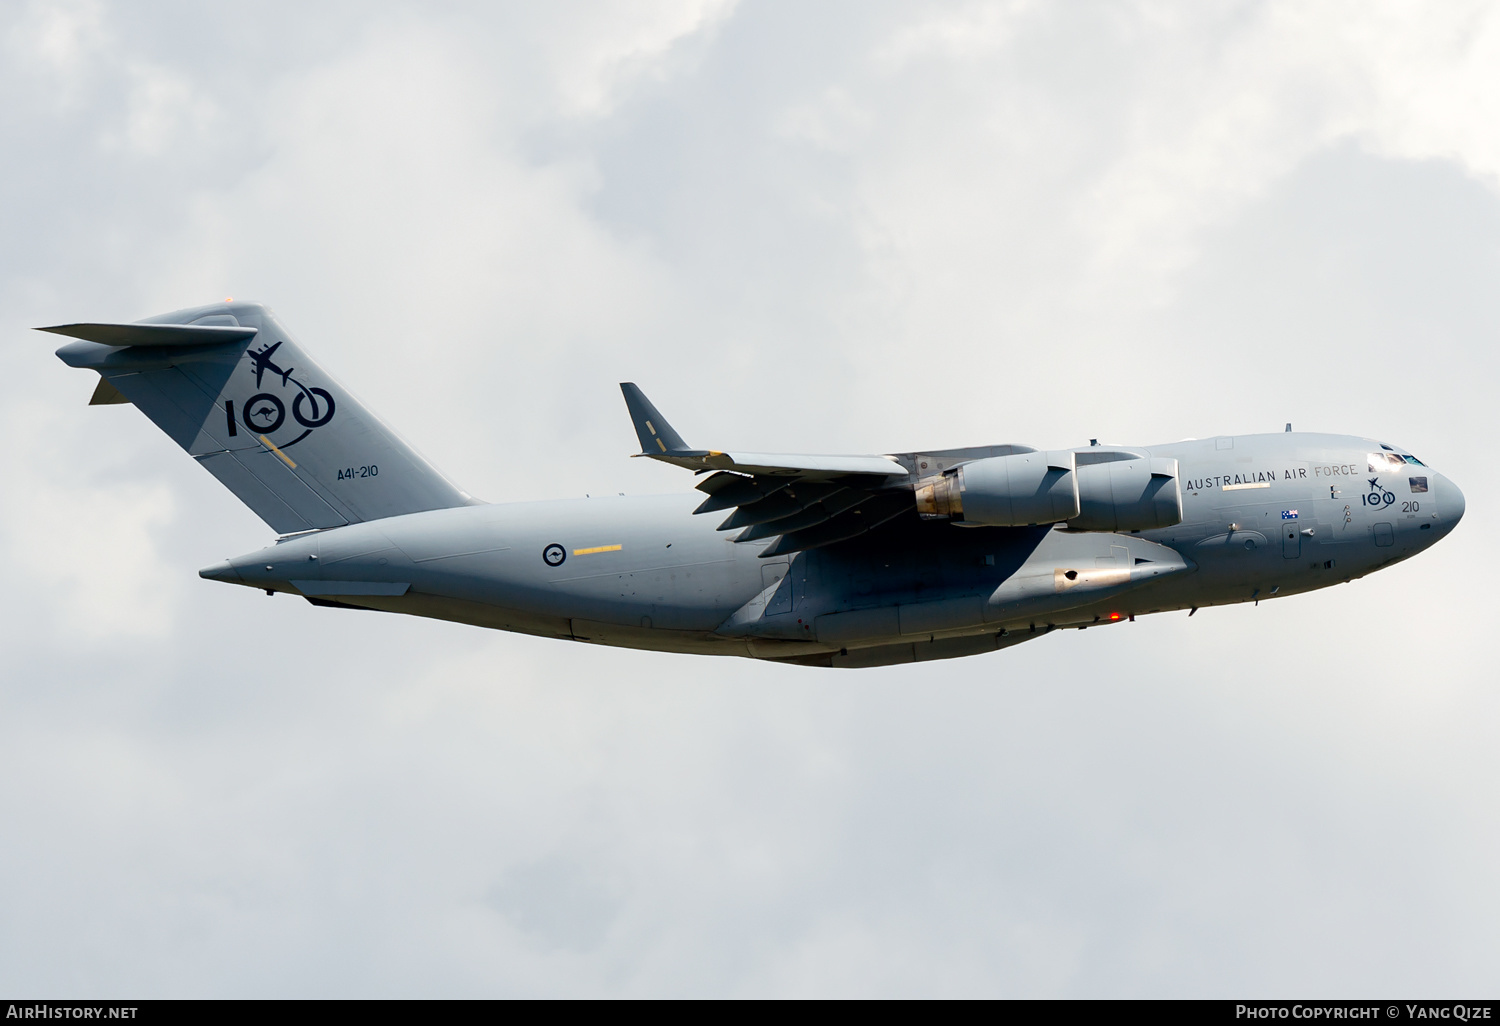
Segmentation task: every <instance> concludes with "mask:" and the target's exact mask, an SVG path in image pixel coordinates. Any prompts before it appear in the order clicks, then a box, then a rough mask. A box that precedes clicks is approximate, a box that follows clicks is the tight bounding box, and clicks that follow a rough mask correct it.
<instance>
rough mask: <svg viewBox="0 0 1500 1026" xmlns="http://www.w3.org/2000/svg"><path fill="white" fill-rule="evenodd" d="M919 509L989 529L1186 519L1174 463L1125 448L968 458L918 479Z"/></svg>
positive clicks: (1150, 525)
mask: <svg viewBox="0 0 1500 1026" xmlns="http://www.w3.org/2000/svg"><path fill="white" fill-rule="evenodd" d="M916 500H917V512H918V513H919V514H920V515H921V516H923V517H925V518H928V519H934V518H950V519H953V520H956V521H959V522H962V523H965V524H975V525H982V526H985V527H1026V526H1028V525H1034V524H1056V523H1062V522H1064V521H1065V522H1067V525H1068V526H1069V527H1070V528H1072V529H1073V530H1076V531H1149V530H1153V529H1155V528H1159V527H1171V526H1172V525H1173V524H1178V523H1181V522H1182V487H1181V485H1180V484H1179V483H1178V481H1177V461H1176V460H1171V459H1152V458H1145V457H1139V456H1136V455H1134V454H1132V453H1120V452H1097V451H1094V452H1083V453H1074V452H1072V451H1059V452H1029V453H1017V454H1015V455H1012V456H993V457H990V458H989V459H983V460H975V461H974V462H972V463H964V464H961V465H959V466H957V467H954V468H953V469H951V470H947V471H944V472H943V474H942V475H940V476H938V477H931V478H927V479H925V480H923V481H919V482H917V487H916Z"/></svg>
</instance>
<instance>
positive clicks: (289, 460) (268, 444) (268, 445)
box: [260, 435, 297, 470]
mask: <svg viewBox="0 0 1500 1026" xmlns="http://www.w3.org/2000/svg"><path fill="white" fill-rule="evenodd" d="M260 441H261V444H262V445H264V446H265V447H266V448H267V449H270V450H271V451H272V452H274V453H275V454H276V455H278V456H280V457H281V459H282V462H284V463H285V464H286V465H287V466H289V467H291V468H292V469H293V470H296V469H297V464H295V463H293V462H292V458H291V457H290V456H288V455H287V454H286V453H284V452H282V451H281V450H280V449H278V448H276V446H275V445H274V444H273V443H272V441H271V440H270V439H269V438H267V437H266V436H265V435H261V436H260Z"/></svg>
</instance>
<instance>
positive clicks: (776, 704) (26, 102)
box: [0, 0, 1500, 997]
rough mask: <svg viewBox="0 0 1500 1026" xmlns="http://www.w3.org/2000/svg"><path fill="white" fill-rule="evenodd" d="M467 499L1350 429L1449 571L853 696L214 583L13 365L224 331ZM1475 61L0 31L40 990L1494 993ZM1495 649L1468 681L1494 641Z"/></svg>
mask: <svg viewBox="0 0 1500 1026" xmlns="http://www.w3.org/2000/svg"><path fill="white" fill-rule="evenodd" d="M230 295H232V296H235V297H237V298H240V299H259V300H262V301H264V302H267V303H269V304H271V305H273V306H274V307H275V308H276V310H277V311H278V313H279V314H280V315H281V316H282V317H283V318H284V320H285V321H286V322H287V323H288V324H289V325H290V326H291V327H292V330H293V331H295V332H297V333H298V335H299V337H300V338H301V339H302V340H303V341H304V342H305V343H306V344H307V345H308V347H309V348H310V349H312V350H313V351H314V352H315V353H316V354H317V356H318V357H319V359H320V361H321V362H323V363H324V364H325V365H326V366H327V367H328V368H329V369H330V370H332V371H333V372H334V373H336V374H338V375H339V376H340V377H341V378H342V379H343V381H344V382H345V383H346V384H347V385H348V386H350V387H351V388H352V389H353V390H354V391H356V392H358V393H360V394H361V395H362V396H363V397H364V398H365V399H366V400H367V402H368V403H369V404H370V405H371V406H372V407H373V408H375V409H377V410H379V411H380V412H381V413H382V414H383V415H384V416H385V417H386V419H388V420H389V421H391V422H392V423H393V424H394V425H395V426H396V427H397V428H398V430H400V431H401V432H403V433H404V434H405V435H406V436H407V437H408V438H410V439H411V440H412V441H413V442H414V443H415V444H416V445H417V446H418V447H419V448H421V449H422V450H423V451H424V452H426V453H427V454H428V455H429V456H430V457H431V458H432V459H433V460H434V461H435V462H436V463H438V465H440V466H442V467H443V468H444V469H445V470H447V471H448V472H449V473H450V474H451V475H452V476H453V477H454V478H455V479H456V480H457V481H458V482H459V483H460V484H462V485H463V486H464V487H466V488H467V489H468V490H470V491H472V492H474V493H475V494H477V495H480V496H482V497H484V498H486V499H489V500H492V501H519V500H526V499H531V498H552V497H559V496H570V495H582V494H584V493H586V492H595V493H598V492H614V491H623V492H627V493H644V492H657V491H685V490H687V489H688V488H689V487H690V486H691V479H690V478H689V477H688V476H687V475H685V474H683V473H682V472H680V471H676V470H674V469H673V468H670V467H663V466H659V465H651V466H642V465H641V464H642V463H643V462H645V461H639V460H635V461H632V460H628V459H626V458H625V457H626V456H627V454H628V453H629V452H630V451H631V450H632V449H633V447H634V438H633V435H632V432H631V430H630V427H629V423H628V421H627V418H626V415H625V411H624V408H623V404H622V403H621V402H620V399H619V394H618V391H617V389H616V382H618V381H621V380H635V381H638V382H640V383H641V385H642V386H643V387H644V388H645V389H646V390H647V392H648V393H649V394H650V395H651V396H652V398H653V399H655V401H656V402H657V404H658V405H659V406H661V407H662V409H663V410H664V411H665V412H666V413H667V414H668V415H669V416H670V417H671V418H672V420H673V423H674V424H675V425H676V426H677V427H678V429H679V430H680V431H681V432H682V433H683V435H685V436H686V437H687V439H688V440H689V441H690V442H691V443H693V444H698V445H705V446H706V445H715V446H720V447H727V446H731V445H737V446H744V447H749V448H758V449H769V450H772V451H775V450H783V451H785V450H790V451H854V452H871V451H873V452H881V451H901V450H913V449H919V448H923V447H939V446H954V445H972V444H986V443H999V442H1021V443H1027V444H1031V445H1036V446H1061V445H1073V444H1080V443H1082V442H1085V441H1086V440H1087V439H1088V438H1091V437H1098V438H1102V439H1105V440H1106V441H1115V442H1127V443H1128V442H1135V443H1139V444H1150V443H1153V442H1164V441H1170V440H1175V439H1178V438H1183V437H1192V436H1202V435H1209V434H1218V433H1250V432H1257V431H1275V430H1280V428H1281V427H1282V425H1283V424H1284V423H1285V422H1287V421H1291V422H1293V423H1294V424H1295V426H1296V427H1297V428H1299V429H1305V430H1328V431H1340V432H1351V433H1360V434H1365V435H1369V436H1373V437H1376V438H1381V439H1386V440H1389V441H1391V442H1393V443H1398V444H1401V445H1404V446H1408V447H1410V448H1411V450H1412V451H1414V452H1416V453H1417V454H1418V455H1419V456H1420V457H1422V458H1423V459H1424V460H1426V461H1427V462H1429V463H1431V464H1432V465H1433V466H1434V467H1436V468H1438V469H1440V470H1442V471H1443V472H1444V473H1446V474H1448V475H1449V476H1451V477H1452V478H1453V479H1454V480H1455V481H1456V482H1457V483H1458V484H1459V485H1460V486H1461V487H1462V488H1463V489H1464V491H1465V493H1466V495H1467V497H1468V515H1467V518H1466V519H1465V521H1464V523H1463V525H1462V526H1461V527H1460V528H1459V529H1458V530H1457V531H1456V532H1455V533H1454V534H1453V535H1452V536H1451V537H1450V538H1448V539H1447V540H1445V541H1444V542H1443V543H1442V544H1441V545H1438V546H1437V547H1435V548H1434V549H1433V550H1432V551H1430V552H1428V553H1425V554H1423V555H1421V556H1420V557H1418V558H1417V559H1415V560H1412V561H1410V562H1408V563H1405V564H1402V565H1399V566H1397V567H1394V568H1391V569H1388V570H1385V571H1382V572H1381V573H1379V574H1377V575H1375V576H1373V577H1370V578H1367V579H1365V580H1361V581H1357V582H1354V583H1352V584H1349V585H1344V586H1339V587H1337V588H1333V589H1329V590H1327V591H1324V592H1321V593H1318V594H1314V595H1309V596H1302V597H1296V598H1291V599H1288V600H1285V601H1277V602H1269V603H1264V604H1262V605H1261V606H1259V607H1258V608H1251V607H1235V608H1228V609H1211V610H1205V611H1203V612H1201V613H1199V614H1198V615H1197V616H1195V617H1194V618H1193V619H1192V620H1188V619H1187V617H1186V616H1185V615H1184V614H1181V613H1178V614H1169V615H1163V616H1158V617H1151V618H1144V619H1142V620H1140V621H1138V622H1136V623H1134V624H1129V625H1121V626H1118V627H1114V628H1112V629H1111V630H1109V631H1099V630H1096V631H1095V632H1094V633H1093V634H1087V633H1086V632H1069V633H1067V634H1066V635H1063V636H1053V637H1049V638H1047V639H1044V640H1041V641H1038V642H1036V643H1034V644H1031V645H1025V646H1021V647H1020V648H1017V649H1015V650H1012V651H1008V652H1003V653H999V654H995V655H991V656H987V657H978V658H972V659H966V660H958V661H951V662H945V663H939V664H924V665H920V666H903V667H890V668H884V669H876V670H864V671H828V670H821V671H820V670H812V669H805V668H788V667H780V666H768V665H758V664H754V663H751V662H749V661H743V660H729V659H723V660H711V659H706V658H699V657H690V656H674V655H661V654H653V653H643V652H631V651H618V650H610V649H597V648H592V647H589V646H584V645H574V644H568V643H563V642H557V641H545V640H539V639H534V638H527V637H520V636H512V635H505V634H500V633H490V632H484V631H481V630H478V629H476V628H471V627H463V626H458V625H453V624H445V623H438V622H424V621H419V620H416V619H402V618H397V617H386V616H383V615H376V614H366V613H352V612H347V611H340V610H328V609H315V608H312V607H310V606H308V605H306V604H305V603H302V602H299V601H296V600H293V599H289V598H287V597H285V596H278V597H277V598H275V599H267V598H266V597H265V596H263V595H260V594H258V593H256V592H252V591H249V590H247V589H240V588H230V587H225V586H223V585H220V584H215V583H212V582H207V581H203V580H200V579H199V578H198V577H197V575H196V571H197V569H198V568H199V567H201V566H204V565H207V564H209V563H212V562H215V561H217V560H219V559H221V558H224V557H226V556H231V555H235V554H238V553H242V552H246V551H250V550H253V549H255V548H258V547H260V546H261V545H263V544H265V543H266V542H268V541H269V540H270V537H271V536H270V532H269V530H268V529H267V528H266V527H265V526H264V525H263V524H261V523H260V521H258V520H257V519H256V518H255V517H254V516H253V515H252V514H251V513H250V512H249V511H248V510H246V509H245V508H244V507H242V506H240V505H239V503H238V502H237V501H236V500H235V499H234V498H233V497H232V496H231V495H230V494H229V493H228V492H227V491H225V490H224V489H222V488H221V487H220V486H219V485H218V484H217V483H216V482H215V481H214V480H213V479H212V478H211V477H210V476H209V475H207V474H205V473H203V472H202V471H201V470H200V469H199V468H197V467H195V466H194V465H193V463H192V461H191V460H189V459H187V458H186V457H185V456H184V455H183V454H182V453H181V452H180V451H179V450H178V449H177V448H176V447H175V446H173V445H172V444H171V443H170V442H169V441H168V440H167V439H166V438H165V437H164V436H162V435H161V434H160V433H159V432H158V431H157V430H156V429H155V428H154V427H152V426H151V425H150V424H149V423H148V422H147V421H146V420H145V419H144V418H143V417H141V416H140V415H139V414H138V413H137V412H136V411H135V410H134V409H133V408H131V407H129V406H113V407H103V408H95V409H89V408H86V407H85V405H84V404H85V402H86V401H87V398H88V396H89V394H90V392H91V390H92V388H93V384H94V379H93V377H92V376H91V375H85V374H81V373H79V372H77V371H70V370H68V369H67V368H65V367H63V366H62V364H60V363H59V362H58V361H57V360H56V359H55V358H54V357H53V356H52V351H53V349H54V348H55V347H56V344H57V340H56V339H55V338H54V337H51V336H42V335H37V334H35V333H32V332H30V331H29V330H28V329H29V328H31V327H33V326H36V325H41V324H55V323H59V322H66V321H77V320H133V319H138V318H143V317H146V316H148V315H150V314H152V313H156V312H161V311H165V310H170V309H175V308H179V307H183V306H189V305H195V304H199V303H203V302H211V301H214V300H216V299H219V298H222V297H224V296H230ZM1497 336H1500V12H1497V11H1496V9H1495V8H1494V7H1493V6H1492V5H1489V4H1485V3H1466V2H1451V3H1447V4H1443V5H1438V6H1433V5H1425V6H1421V7H1419V6H1417V5H1405V4H1382V3H1373V2H1370V0H1358V2H1355V0H1351V2H1345V3H1338V2H1329V3H1307V2H1290V3H1230V2H1222V3H1204V2H1191V3H1182V4H1171V3H1159V2H1137V3H1128V2H1127V3H1121V2H1110V3H1097V4H1094V3H1083V2H1078V3H1065V4H1063V3H1054V4H1042V3H1028V2H1013V3H948V4H922V3H913V2H910V0H903V2H899V3H885V2H875V0H860V2H852V0H851V2H834V0H828V2H824V3H819V4H807V3H797V4H792V3H774V2H759V3H748V2H747V3H739V4H735V3H733V2H727V0H723V2H721V0H703V2H696V3H695V2H681V3H669V2H648V0H638V2H635V3H631V4H617V3H589V2H577V3H552V4H534V3H525V4H498V3H488V4H462V3H452V4H441V5H439V4H399V3H369V2H366V3H357V4H356V3H333V2H330V3H326V4H321V5H307V4H303V3H295V4H294V3H276V2H271V0H267V2H264V3H256V4H240V5H225V4H218V5H204V4H195V3H182V2H169V0H161V2H155V3H144V2H138V3H131V4H124V3H109V2H102V0H101V2H88V0H80V2H60V0H59V2H26V0H7V2H5V3H3V4H0V344H3V347H4V348H3V352H4V354H5V360H6V364H5V365H6V368H7V373H5V374H4V375H3V376H0V429H3V431H4V435H5V437H6V439H7V442H8V444H7V445H6V447H5V448H6V459H5V461H4V466H5V481H4V484H3V485H0V554H3V558H4V560H5V567H6V570H5V575H4V580H5V583H6V587H5V588H4V590H3V593H0V991H3V992H6V993H11V994H23V993H24V994H26V995H38V996H44V995H56V996H85V995H116V996H117V995H139V996H167V995H177V996H190V995H279V996H354V995H389V996H396V995H402V996H422V995H454V996H501V995H516V996H520V995H939V994H941V995H1000V996H1076V997H1099V996H1138V995H1158V996H1214V995H1222V996H1228V995H1264V996H1284V995H1307V994H1338V995H1381V996H1395V995H1412V994H1422V995H1442V994H1452V995H1474V994H1484V993H1493V992H1494V991H1495V989H1496V986H1497V984H1500V970H1497V968H1496V967H1497V966H1500V877H1497V875H1496V873H1495V866H1496V864H1497V861H1500V801H1497V797H1496V796H1497V785H1500V752H1497V751H1496V748H1495V744H1494V737H1495V724H1496V722H1497V719H1500V697H1497V693H1496V686H1497V678H1500V674H1497V672H1496V669H1495V660H1494V656H1493V641H1492V638H1493V636H1492V635H1490V634H1489V633H1488V632H1489V631H1491V630H1493V629H1494V626H1493V621H1494V619H1495V614H1496V613H1497V612H1500V609H1497V606H1500V603H1497V600H1496V598H1495V595H1494V593H1493V590H1492V589H1493V585H1492V583H1491V582H1490V581H1489V579H1488V578H1487V577H1486V576H1485V575H1483V574H1479V573H1477V572H1475V571H1474V569H1473V568H1474V567H1475V566H1480V567H1483V566H1487V565H1489V561H1488V558H1487V557H1486V556H1485V555H1484V553H1485V552H1486V551H1488V549H1489V544H1488V543H1487V542H1485V541H1484V539H1485V538H1487V537H1491V536H1492V535H1493V534H1494V533H1495V532H1496V531H1497V530H1500V522H1497V517H1496V515H1495V513H1494V510H1495V508H1496V503H1497V500H1500V494H1497V491H1500V490H1497V488H1496V486H1495V484H1494V482H1493V479H1491V478H1490V477H1489V476H1488V471H1489V469H1490V467H1489V464H1490V463H1491V459H1490V454H1489V451H1488V449H1489V445H1490V444H1491V441H1492V438H1493V435H1494V429H1495V427H1496V421H1497V413H1496V400H1495V395H1494V386H1495V382H1496V380H1497V371H1500V365H1497V364H1500V360H1497V356H1496V340H1497ZM1486 623H1490V624H1491V626H1490V627H1486V626H1485V624H1486Z"/></svg>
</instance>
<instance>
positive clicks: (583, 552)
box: [573, 545, 625, 556]
mask: <svg viewBox="0 0 1500 1026" xmlns="http://www.w3.org/2000/svg"><path fill="white" fill-rule="evenodd" d="M624 547H625V546H623V545H595V546H594V547H593V548H591V549H574V550H573V555H575V556H592V555H593V554H594V553H596V552H619V551H620V550H621V549H623V548H624Z"/></svg>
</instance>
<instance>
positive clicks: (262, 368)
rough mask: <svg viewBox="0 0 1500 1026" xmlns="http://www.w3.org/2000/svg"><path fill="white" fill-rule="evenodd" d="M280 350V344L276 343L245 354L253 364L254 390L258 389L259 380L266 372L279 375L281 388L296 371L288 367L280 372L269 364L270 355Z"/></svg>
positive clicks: (279, 369)
mask: <svg viewBox="0 0 1500 1026" xmlns="http://www.w3.org/2000/svg"><path fill="white" fill-rule="evenodd" d="M280 348H281V343H280V342H277V343H276V344H275V345H272V346H266V347H265V348H264V349H257V350H254V351H252V352H250V353H247V354H246V355H247V356H249V357H250V359H251V360H252V361H254V363H255V387H256V388H259V387H260V379H261V377H262V376H263V375H264V374H265V373H266V371H270V372H271V373H272V374H280V375H281V387H282V388H285V387H286V382H287V378H289V377H291V376H292V371H294V370H296V368H295V367H288V368H287V369H286V370H282V369H281V368H280V367H278V366H276V365H275V364H274V363H272V362H271V354H272V353H274V352H276V350H278V349H280Z"/></svg>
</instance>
